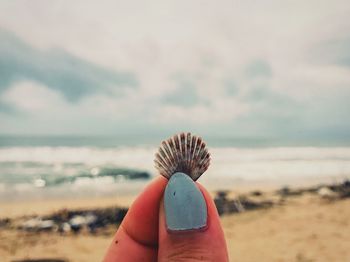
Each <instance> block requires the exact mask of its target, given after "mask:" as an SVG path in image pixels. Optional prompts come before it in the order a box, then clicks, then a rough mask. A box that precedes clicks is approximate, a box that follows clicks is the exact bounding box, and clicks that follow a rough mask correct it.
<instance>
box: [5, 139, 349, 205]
mask: <svg viewBox="0 0 350 262" xmlns="http://www.w3.org/2000/svg"><path fill="white" fill-rule="evenodd" d="M45 139H46V140H45ZM45 139H40V138H37V140H36V141H35V140H31V139H29V140H15V142H14V141H12V142H10V141H9V140H2V143H1V144H0V200H12V199H29V198H49V197H72V196H76V197H78V196H104V195H113V196H115V195H116V196H117V195H125V194H135V193H137V192H139V191H140V190H141V189H142V188H143V187H144V186H145V185H146V184H147V183H148V182H149V180H150V179H151V178H152V177H154V176H156V175H157V172H156V170H155V168H154V164H153V160H154V154H155V152H156V151H157V146H156V145H155V144H154V143H153V144H152V143H150V144H139V145H138V144H135V143H134V144H132V143H128V142H125V141H124V142H123V143H122V142H120V141H117V142H115V140H114V142H115V143H114V144H113V143H108V141H109V140H108V139H106V140H103V141H104V142H103V143H100V144H98V143H91V142H89V141H91V140H88V139H86V140H85V139H80V140H78V141H77V140H74V139H71V140H69V139H66V140H65V139H63V138H60V140H57V139H51V140H50V139H47V138H45ZM0 141H1V140H0ZM118 144H119V145H118ZM209 151H210V153H211V158H212V161H211V165H210V167H209V169H208V171H207V172H206V173H205V174H204V175H203V176H202V177H201V178H200V180H199V181H200V182H201V183H202V184H204V185H205V186H206V187H207V188H208V189H209V190H219V189H231V190H232V189H239V187H241V186H249V185H261V186H264V185H271V184H274V185H280V186H282V185H290V184H291V185H293V183H294V184H295V183H298V182H299V183H300V182H302V181H308V182H311V183H314V184H315V183H320V182H325V181H327V182H329V181H330V182H340V181H342V180H345V179H349V178H350V147H342V146H332V147H324V146H323V147H321V146H300V145H299V146H288V147H286V146H276V145H274V146H269V145H264V146H259V147H253V146H251V145H248V146H241V145H240V146H234V145H228V146H226V145H220V146H217V145H216V146H212V147H211V146H210V144H209ZM104 168H109V169H116V170H119V169H127V170H135V171H137V172H139V171H145V172H148V173H149V174H150V178H149V179H134V180H129V179H127V178H125V176H123V175H122V174H121V175H117V176H105V175H104V176H102V175H101V172H102V170H104ZM82 174H85V175H82ZM86 174H87V175H86ZM57 178H62V179H57ZM49 181H56V182H57V181H59V182H57V183H56V182H55V183H52V182H51V183H49Z"/></svg>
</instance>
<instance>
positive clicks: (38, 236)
mask: <svg viewBox="0 0 350 262" xmlns="http://www.w3.org/2000/svg"><path fill="white" fill-rule="evenodd" d="M298 190H299V189H295V191H290V192H291V194H290V196H288V197H285V198H283V202H281V201H279V202H278V203H279V204H278V205H274V206H273V207H269V208H261V209H256V210H251V211H249V210H246V211H244V212H239V213H233V214H223V215H222V216H221V222H222V226H223V229H224V233H225V237H226V240H227V245H228V250H229V256H230V261H243V262H244V261H348V260H349V259H350V250H349V248H348V247H349V244H350V240H349V237H348V236H349V234H350V222H349V221H348V218H349V217H350V199H349V198H344V199H324V198H322V197H320V195H319V194H317V193H315V192H313V193H310V192H308V191H307V190H306V191H305V192H304V191H303V193H296V194H295V193H293V192H299V191H298ZM254 192H255V193H252V192H248V191H247V192H246V194H247V195H251V194H255V195H260V196H255V198H259V199H260V200H262V201H265V200H266V199H277V196H276V190H271V189H269V190H267V191H264V190H261V191H254ZM256 192H259V194H257V193H256ZM300 192H301V191H300ZM236 194H237V193H236ZM240 194H244V191H242V192H240ZM214 195H215V194H214V193H213V196H214ZM229 195H233V196H234V195H235V193H233V192H229ZM133 199H134V196H133V197H131V196H128V197H125V198H119V199H118V198H116V197H111V198H92V199H69V200H68V199H66V200H55V201H54V200H47V201H34V202H27V203H21V202H20V203H10V204H9V203H1V204H0V210H1V214H2V216H4V214H6V217H9V218H11V219H14V220H16V218H18V217H21V216H29V215H33V214H38V215H45V214H49V213H50V212H54V211H58V210H61V209H62V208H66V209H68V210H70V209H76V208H81V209H84V208H85V209H89V208H90V209H91V208H96V207H98V208H103V207H106V208H107V207H109V206H116V205H117V206H129V205H130V204H131V203H132V201H133ZM11 210H12V211H11ZM21 212H22V213H21ZM2 218H3V217H2ZM116 230H117V225H110V226H108V227H106V228H103V230H101V231H99V232H98V233H97V234H91V233H89V232H88V231H86V230H82V231H81V232H80V233H79V234H72V233H68V234H59V233H57V232H28V231H23V230H16V229H13V228H12V229H10V228H2V229H0V238H1V240H2V241H1V244H0V257H1V258H3V260H2V261H21V260H23V259H40V258H41V259H42V258H50V259H62V260H63V261H77V262H78V261H101V259H102V258H103V255H104V252H105V251H106V249H107V247H108V245H109V244H110V242H111V240H112V237H113V235H114V233H115V231H116Z"/></svg>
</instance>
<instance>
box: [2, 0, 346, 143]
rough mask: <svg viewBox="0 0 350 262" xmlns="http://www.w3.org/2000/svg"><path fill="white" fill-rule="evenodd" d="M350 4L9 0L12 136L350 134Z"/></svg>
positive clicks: (8, 129)
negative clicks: (178, 133) (186, 131)
mask: <svg viewBox="0 0 350 262" xmlns="http://www.w3.org/2000/svg"><path fill="white" fill-rule="evenodd" d="M349 13H350V4H349V2H348V1H341V0H337V1H316V0H315V1H219V2H217V1H193V0H191V1H171V2H169V1H152V4H150V3H149V2H140V1H73V2H72V1H45V0H43V1H17V0H12V1H0V123H1V124H0V133H2V134H27V135H30V134H92V135H100V134H106V135H111V134H116V135H117V134H125V133H130V134H137V133H143V132H144V133H162V132H164V133H168V132H170V133H174V132H177V131H178V130H192V131H195V132H197V133H200V134H204V135H212V136H218V135H225V136H239V137H242V136H248V137H250V136H252V137H274V136H276V137H287V138H288V137H289V138H290V137H319V138H320V139H324V138H326V139H330V140H332V139H338V138H348V134H349V132H350V121H349V120H348V118H349V113H350V102H349V100H350V19H349V18H348V17H349Z"/></svg>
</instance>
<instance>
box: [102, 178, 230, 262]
mask: <svg viewBox="0 0 350 262" xmlns="http://www.w3.org/2000/svg"><path fill="white" fill-rule="evenodd" d="M168 182H169V183H170V181H168V180H167V179H165V178H164V177H158V178H157V179H155V180H154V181H153V182H152V183H151V184H150V185H149V186H148V187H147V188H146V189H145V190H144V191H143V192H142V193H141V194H140V195H139V196H138V198H137V199H136V200H135V202H134V203H133V205H132V206H131V207H130V209H129V211H128V213H127V215H126V216H125V218H124V220H123V222H122V223H121V225H120V227H119V229H118V231H117V233H116V234H115V236H114V238H113V242H112V243H111V245H110V247H109V249H108V250H107V253H106V255H105V258H104V262H115V261H123V262H131V261H186V262H187V261H216V262H225V261H228V255H227V247H226V242H225V238H224V234H223V231H222V228H221V225H220V221H219V216H218V213H217V210H216V207H215V204H214V202H213V200H212V199H211V197H210V195H209V193H208V192H207V191H206V190H205V189H204V187H203V186H202V185H200V184H198V183H195V182H193V181H192V180H191V181H188V180H187V178H186V179H183V178H182V177H180V179H178V180H177V181H176V182H174V183H172V185H171V186H169V185H168V187H167V184H168ZM191 186H192V187H193V188H191ZM166 187H167V190H166V192H165V193H164V191H165V188H166ZM170 187H171V189H172V190H173V189H174V188H175V189H176V188H177V189H178V193H179V194H178V195H179V196H177V197H176V199H175V193H176V191H172V192H170V191H169V190H170V189H169V188H170ZM186 188H190V190H189V191H188V190H187V191H186ZM198 189H199V190H198ZM181 190H182V191H183V190H185V191H186V192H181ZM194 191H198V192H199V194H200V197H199V198H201V197H204V198H202V199H204V201H205V202H203V203H205V204H204V207H205V205H206V207H207V210H206V211H205V210H204V212H205V214H206V218H205V219H204V222H205V226H204V227H202V228H199V229H198V227H196V223H197V224H198V223H199V224H198V225H200V224H201V223H202V222H203V219H202V218H201V217H200V215H199V218H198V215H197V213H198V212H197V211H198V208H197V207H196V206H198V205H196V204H197V202H198V201H197V199H196V197H197V196H194V197H193V196H191V194H193V193H195V194H196V192H194ZM170 193H171V195H170ZM173 193H174V199H175V200H174V199H171V200H169V197H172V195H173ZM167 194H169V195H168V198H167ZM199 194H198V195H199ZM163 196H165V197H164V199H163ZM200 200H201V199H199V201H200ZM174 201H175V202H174ZM176 201H177V202H176ZM186 201H187V202H186ZM196 201H197V202H196ZM164 202H166V203H164ZM184 203H185V205H184ZM191 205H192V206H191ZM165 206H166V207H165ZM169 208H172V209H171V210H170V209H169ZM196 208H197V209H196ZM193 210H195V212H197V213H193V214H191V216H186V212H190V213H191V212H194V211H193ZM170 211H172V212H173V213H174V212H175V216H170V215H169V212H170ZM176 212H177V213H176ZM193 216H194V217H195V218H194V221H193ZM188 217H191V219H190V220H191V221H190V220H189V219H188ZM198 219H199V220H198ZM201 219H202V220H201ZM179 225H180V227H181V228H180V227H179V228H177V226H179ZM169 227H170V228H169ZM191 227H192V228H191ZM183 229H185V230H183Z"/></svg>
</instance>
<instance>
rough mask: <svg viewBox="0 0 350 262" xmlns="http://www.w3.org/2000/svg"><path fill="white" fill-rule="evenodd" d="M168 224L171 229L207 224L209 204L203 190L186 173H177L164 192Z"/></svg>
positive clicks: (184, 228) (178, 229)
mask: <svg viewBox="0 0 350 262" xmlns="http://www.w3.org/2000/svg"><path fill="white" fill-rule="evenodd" d="M164 207H165V219H166V225H167V228H168V230H169V231H177V232H178V231H186V230H199V229H202V228H204V227H206V225H207V205H206V203H205V200H204V197H203V194H202V192H201V191H200V190H199V189H198V187H197V186H196V184H195V183H194V182H193V180H192V179H191V178H190V177H189V176H188V175H186V174H184V173H180V172H178V173H175V174H174V175H172V176H171V178H170V179H169V182H168V185H167V187H166V188H165V192H164Z"/></svg>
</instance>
